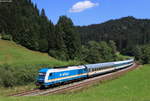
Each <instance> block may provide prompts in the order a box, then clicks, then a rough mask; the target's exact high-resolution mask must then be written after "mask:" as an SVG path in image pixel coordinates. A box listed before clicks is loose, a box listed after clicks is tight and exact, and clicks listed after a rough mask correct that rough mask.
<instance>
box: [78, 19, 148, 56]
mask: <svg viewBox="0 0 150 101" xmlns="http://www.w3.org/2000/svg"><path fill="white" fill-rule="evenodd" d="M77 30H78V31H79V32H80V34H81V40H82V44H86V43H87V42H89V41H91V40H95V41H97V42H101V41H106V42H108V41H109V40H113V41H114V42H115V43H116V45H117V49H118V51H121V52H122V53H124V54H126V55H132V51H131V50H132V49H133V48H135V46H137V45H145V44H148V43H150V20H148V19H135V18H134V17H132V16H129V17H124V18H121V19H118V20H110V21H107V22H105V23H102V24H95V25H89V26H82V27H77Z"/></svg>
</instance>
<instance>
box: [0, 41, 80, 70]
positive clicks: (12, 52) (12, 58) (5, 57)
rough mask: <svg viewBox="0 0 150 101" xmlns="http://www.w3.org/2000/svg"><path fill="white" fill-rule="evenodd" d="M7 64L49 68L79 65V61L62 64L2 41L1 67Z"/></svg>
mask: <svg viewBox="0 0 150 101" xmlns="http://www.w3.org/2000/svg"><path fill="white" fill-rule="evenodd" d="M3 64H7V65H11V66H17V67H21V66H24V65H30V66H31V65H38V64H39V65H40V64H41V65H42V64H46V65H49V66H58V65H69V64H78V62H77V61H69V62H62V61H59V60H56V59H54V58H52V57H50V56H48V54H47V53H41V52H36V51H32V50H29V49H26V48H25V47H22V46H20V45H17V44H16V43H14V42H10V41H6V40H0V65H3Z"/></svg>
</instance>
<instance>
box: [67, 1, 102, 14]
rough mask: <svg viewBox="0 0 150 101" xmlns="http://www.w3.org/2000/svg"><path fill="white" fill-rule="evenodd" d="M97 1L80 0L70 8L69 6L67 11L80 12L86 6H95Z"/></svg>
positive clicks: (86, 7)
mask: <svg viewBox="0 0 150 101" xmlns="http://www.w3.org/2000/svg"><path fill="white" fill-rule="evenodd" d="M98 5H99V3H93V2H91V1H87V0H86V1H80V2H77V3H76V4H74V5H73V6H72V8H70V10H69V12H71V13H75V12H82V11H84V10H86V9H88V8H92V7H95V6H98Z"/></svg>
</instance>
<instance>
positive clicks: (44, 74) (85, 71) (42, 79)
mask: <svg viewBox="0 0 150 101" xmlns="http://www.w3.org/2000/svg"><path fill="white" fill-rule="evenodd" d="M133 63H134V59H129V60H124V61H116V62H106V63H97V64H87V65H80V66H66V67H59V68H42V69H40V70H39V74H38V78H37V83H36V84H37V85H38V86H44V87H48V86H51V85H55V84H60V83H65V82H68V81H72V80H77V79H84V78H88V77H92V76H96V75H99V74H104V73H107V72H111V71H115V70H118V69H122V68H125V67H129V66H131V65H133Z"/></svg>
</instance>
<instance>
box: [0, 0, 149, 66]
mask: <svg viewBox="0 0 150 101" xmlns="http://www.w3.org/2000/svg"><path fill="white" fill-rule="evenodd" d="M0 12H1V13H0V19H1V20H0V34H1V36H2V39H5V40H11V41H14V42H16V43H17V44H21V45H22V46H25V47H27V48H28V49H31V50H35V51H40V52H45V53H48V54H49V55H50V56H52V57H55V58H57V59H60V60H64V61H67V60H79V61H86V62H87V63H96V62H105V61H113V60H116V59H117V56H116V53H117V52H121V53H122V54H125V55H129V56H135V57H136V59H140V61H142V63H149V62H150V60H149V58H146V57H145V56H150V53H149V52H145V51H144V52H142V50H143V48H144V49H149V46H150V45H148V44H149V43H150V20H149V19H136V18H134V17H132V16H129V17H124V18H121V19H116V20H110V21H107V22H104V23H101V24H93V25H88V26H75V25H74V24H73V22H72V20H71V19H70V18H68V17H67V16H60V18H59V20H58V22H57V24H55V25H54V24H53V22H52V21H51V20H50V19H48V17H47V16H46V14H45V11H44V9H42V10H41V11H40V10H39V9H38V8H37V5H36V4H33V3H32V1H31V0H19V1H18V0H13V2H12V3H0ZM143 45H145V46H143ZM137 47H138V49H139V52H135V51H134V50H135V49H136V48H137ZM147 47H148V48H147ZM141 54H146V55H141ZM139 57H140V58H139ZM141 57H142V58H141ZM145 58H146V61H145V60H144V59H145ZM141 59H142V60H141Z"/></svg>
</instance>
